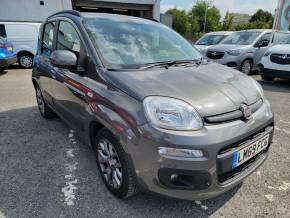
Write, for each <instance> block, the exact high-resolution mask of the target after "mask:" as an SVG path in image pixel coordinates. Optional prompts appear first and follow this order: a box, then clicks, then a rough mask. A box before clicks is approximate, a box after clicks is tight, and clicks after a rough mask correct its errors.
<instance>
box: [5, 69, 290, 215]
mask: <svg viewBox="0 0 290 218" xmlns="http://www.w3.org/2000/svg"><path fill="white" fill-rule="evenodd" d="M30 77H31V70H20V69H10V70H8V71H6V72H4V73H1V74H0V218H4V217H7V218H8V217H29V218H31V217H151V218H152V217H208V216H210V217H290V81H282V80H277V81H276V82H274V83H264V82H261V81H260V77H259V76H254V78H255V79H257V80H258V81H260V82H261V84H262V85H263V87H264V89H265V93H266V96H267V97H268V99H269V100H270V102H271V104H272V107H273V110H274V112H275V116H276V132H275V137H274V143H273V145H272V147H271V149H270V154H269V158H268V160H267V161H266V163H265V164H264V165H263V166H261V167H260V169H259V170H258V171H257V172H255V173H254V174H252V175H251V176H250V177H248V178H247V179H246V180H245V181H244V182H243V184H242V185H241V186H239V187H237V188H235V189H234V190H232V191H230V192H228V193H226V194H224V195H222V196H219V197H217V198H215V199H211V200H206V201H181V200H174V199H167V198H164V197H159V196H155V195H152V194H148V193H147V194H140V195H138V196H136V197H133V198H132V199H129V200H119V199H116V198H114V197H113V196H112V195H111V194H110V193H109V192H108V191H107V190H106V188H105V186H104V184H103V183H102V181H101V178H100V176H99V174H98V171H97V166H96V164H95V157H94V154H93V152H92V151H91V149H90V148H89V147H87V146H86V145H84V144H83V143H82V142H80V141H79V140H78V139H77V138H76V137H75V134H74V132H73V131H71V130H70V129H68V127H67V126H66V125H65V124H64V123H63V122H62V121H61V120H60V119H53V120H44V119H42V118H41V117H40V115H39V113H38V110H37V107H36V101H35V97H34V90H33V87H32V83H31V78H30Z"/></svg>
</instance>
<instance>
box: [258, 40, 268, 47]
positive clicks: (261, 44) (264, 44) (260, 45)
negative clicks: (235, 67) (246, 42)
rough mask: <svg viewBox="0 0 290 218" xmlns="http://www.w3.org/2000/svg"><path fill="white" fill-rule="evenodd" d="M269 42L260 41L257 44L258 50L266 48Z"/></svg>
mask: <svg viewBox="0 0 290 218" xmlns="http://www.w3.org/2000/svg"><path fill="white" fill-rule="evenodd" d="M269 43H270V42H269V41H268V40H262V41H260V42H259V43H258V47H259V48H263V47H267V46H268V45H269Z"/></svg>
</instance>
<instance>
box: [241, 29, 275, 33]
mask: <svg viewBox="0 0 290 218" xmlns="http://www.w3.org/2000/svg"><path fill="white" fill-rule="evenodd" d="M238 32H261V33H267V32H272V30H270V29H249V30H240V31H238Z"/></svg>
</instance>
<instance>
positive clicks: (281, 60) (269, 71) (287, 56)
mask: <svg viewBox="0 0 290 218" xmlns="http://www.w3.org/2000/svg"><path fill="white" fill-rule="evenodd" d="M260 74H261V77H262V79H263V80H265V81H273V80H274V79H275V78H282V79H290V37H289V38H288V39H287V41H285V42H284V43H283V44H279V45H275V46H273V47H271V48H269V49H268V50H267V52H266V53H265V55H264V57H263V58H262V60H261V62H260Z"/></svg>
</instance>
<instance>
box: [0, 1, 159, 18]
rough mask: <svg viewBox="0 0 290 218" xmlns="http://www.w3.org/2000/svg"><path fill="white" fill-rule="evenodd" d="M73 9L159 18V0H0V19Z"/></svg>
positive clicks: (42, 15)
mask: <svg viewBox="0 0 290 218" xmlns="http://www.w3.org/2000/svg"><path fill="white" fill-rule="evenodd" d="M71 9H74V10H78V11H81V12H104V13H116V14H126V15H132V16H138V17H144V18H151V19H156V20H160V0H0V21H24V22H42V21H44V20H45V18H47V17H48V16H50V15H51V14H53V13H55V12H58V11H62V10H71Z"/></svg>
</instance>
